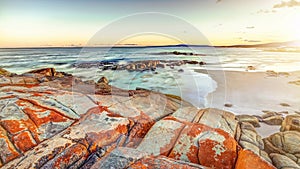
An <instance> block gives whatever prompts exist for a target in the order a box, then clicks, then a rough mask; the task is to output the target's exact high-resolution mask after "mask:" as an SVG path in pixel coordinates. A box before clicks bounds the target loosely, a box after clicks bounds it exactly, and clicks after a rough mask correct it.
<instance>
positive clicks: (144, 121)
mask: <svg viewBox="0 0 300 169" xmlns="http://www.w3.org/2000/svg"><path fill="white" fill-rule="evenodd" d="M131 119H132V121H134V126H133V127H132V129H131V130H130V133H129V136H128V141H127V145H126V146H127V147H136V146H137V145H138V144H139V143H140V142H141V141H142V139H143V138H144V137H145V135H146V134H147V133H148V131H149V130H150V128H151V127H152V126H153V125H154V123H155V121H154V120H153V119H151V118H150V117H149V116H148V115H147V114H145V113H143V112H141V114H140V115H139V116H136V117H133V118H131Z"/></svg>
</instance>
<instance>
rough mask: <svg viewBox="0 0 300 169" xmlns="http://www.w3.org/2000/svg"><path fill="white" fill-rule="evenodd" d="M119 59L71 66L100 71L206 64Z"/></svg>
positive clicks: (143, 69)
mask: <svg viewBox="0 0 300 169" xmlns="http://www.w3.org/2000/svg"><path fill="white" fill-rule="evenodd" d="M119 61H120V60H111V61H100V62H83V63H75V64H73V65H72V67H75V68H92V67H97V68H99V69H100V70H102V71H106V70H128V71H150V70H151V71H155V70H156V68H166V67H169V68H171V69H174V67H176V66H182V65H185V64H193V65H199V66H202V65H205V64H206V63H205V62H203V61H200V62H198V61H194V60H143V61H131V62H128V63H119ZM181 70H182V69H181Z"/></svg>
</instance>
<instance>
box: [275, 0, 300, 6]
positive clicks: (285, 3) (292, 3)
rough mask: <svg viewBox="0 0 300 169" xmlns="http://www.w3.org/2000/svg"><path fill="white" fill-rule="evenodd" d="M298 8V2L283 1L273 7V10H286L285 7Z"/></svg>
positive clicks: (299, 3)
mask: <svg viewBox="0 0 300 169" xmlns="http://www.w3.org/2000/svg"><path fill="white" fill-rule="evenodd" d="M296 6H300V2H299V1H296V0H290V1H282V2H281V3H279V4H275V5H274V6H273V8H284V7H289V8H291V7H296Z"/></svg>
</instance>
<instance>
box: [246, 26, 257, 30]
mask: <svg viewBox="0 0 300 169" xmlns="http://www.w3.org/2000/svg"><path fill="white" fill-rule="evenodd" d="M246 28H247V29H254V28H255V27H254V26H248V27H246Z"/></svg>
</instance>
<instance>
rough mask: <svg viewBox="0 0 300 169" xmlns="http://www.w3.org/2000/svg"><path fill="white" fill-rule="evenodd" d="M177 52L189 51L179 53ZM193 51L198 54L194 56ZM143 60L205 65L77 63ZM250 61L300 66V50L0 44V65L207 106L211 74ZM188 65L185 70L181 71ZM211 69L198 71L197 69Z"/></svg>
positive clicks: (263, 67) (271, 66) (260, 65)
mask: <svg viewBox="0 0 300 169" xmlns="http://www.w3.org/2000/svg"><path fill="white" fill-rule="evenodd" d="M173 51H179V52H185V53H189V54H187V55H181V54H180V55H176V54H173V53H172V52H173ZM190 53H193V55H191V54H190ZM141 60H165V61H172V60H176V61H177V60H195V61H199V62H200V61H202V62H205V63H206V64H205V65H204V66H203V65H199V64H194V65H193V64H185V65H182V66H175V68H174V69H172V68H170V67H166V68H158V69H157V70H156V72H157V73H154V72H153V71H142V72H141V71H131V72H129V71H127V70H117V71H116V70H115V71H112V70H106V71H102V70H101V69H99V68H98V67H90V68H78V67H74V66H73V65H74V64H78V63H94V62H100V61H109V62H117V63H119V64H126V63H129V62H132V61H141ZM248 66H252V67H254V68H255V71H267V70H274V71H285V72H286V71H297V70H300V53H295V52H294V53H293V52H270V51H266V50H263V49H255V48H213V47H193V48H187V47H119V48H108V47H101V48H80V47H78V48H23V49H20V48H18V49H0V67H2V68H4V69H6V70H9V71H11V72H14V73H18V74H21V73H24V72H27V71H30V70H33V69H39V68H45V67H54V68H56V70H57V71H63V72H67V73H71V74H73V75H75V76H79V77H81V78H83V79H84V80H95V81H97V80H98V79H99V78H101V77H102V76H105V77H107V78H108V79H109V80H110V84H112V85H114V86H116V87H119V88H123V89H135V88H137V87H140V88H145V89H149V90H153V91H159V92H162V93H168V94H174V95H178V96H181V97H182V98H183V99H185V100H187V101H189V102H191V103H192V104H193V105H195V106H197V107H205V105H206V102H207V100H206V96H207V95H208V94H209V93H211V92H213V91H214V90H215V89H216V87H217V83H216V82H215V81H214V80H213V79H212V78H211V77H210V76H209V71H210V70H224V71H227V70H232V71H245V70H246V69H247V67H248ZM179 69H183V70H184V71H183V72H182V71H178V70H179ZM196 69H202V70H207V73H197V72H195V71H194V70H196Z"/></svg>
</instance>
